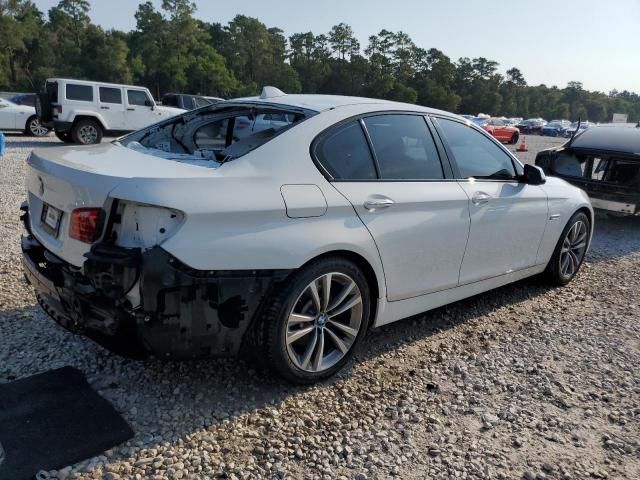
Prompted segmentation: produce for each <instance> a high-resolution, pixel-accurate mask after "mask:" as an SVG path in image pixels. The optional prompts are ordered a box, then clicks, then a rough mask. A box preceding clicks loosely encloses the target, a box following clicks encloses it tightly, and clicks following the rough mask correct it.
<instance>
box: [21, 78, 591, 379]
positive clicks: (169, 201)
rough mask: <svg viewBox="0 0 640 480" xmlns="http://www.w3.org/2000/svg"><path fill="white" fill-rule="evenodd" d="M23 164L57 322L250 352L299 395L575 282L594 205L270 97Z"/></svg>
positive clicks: (343, 101) (392, 116) (421, 112)
mask: <svg viewBox="0 0 640 480" xmlns="http://www.w3.org/2000/svg"><path fill="white" fill-rule="evenodd" d="M273 119H275V120H273ZM239 126H241V130H242V133H241V134H238V131H237V130H236V129H237V128H238V127H239ZM28 164H29V169H28V178H27V188H28V198H27V202H25V204H24V205H23V210H24V214H23V217H22V218H23V220H24V224H25V227H26V230H27V233H26V234H25V235H24V236H23V238H22V250H23V259H24V268H25V273H26V276H27V278H28V279H29V281H30V282H31V284H32V285H33V286H34V288H35V291H36V295H37V299H38V301H39V303H40V304H41V306H42V307H43V309H44V310H45V311H46V312H47V313H48V314H49V315H50V316H51V317H53V319H55V321H57V322H58V323H59V324H61V325H62V326H64V327H66V328H68V329H69V330H72V331H74V332H78V333H82V334H85V335H88V336H90V337H91V338H94V339H95V340H97V341H99V342H100V343H102V344H103V345H106V346H108V347H109V348H111V349H113V350H115V351H118V352H125V353H128V352H131V351H132V350H131V349H132V348H134V347H135V351H138V352H139V351H141V350H142V351H144V352H146V353H151V354H154V355H157V356H162V357H170V358H184V357H204V356H212V355H237V354H239V353H241V352H250V353H253V354H255V355H258V356H259V358H261V359H263V361H264V362H266V363H268V364H270V365H271V366H272V367H273V368H274V369H275V371H277V372H278V373H280V374H281V375H282V376H284V377H285V378H287V379H289V380H290V381H294V382H300V383H305V382H313V381H317V380H319V379H322V378H325V377H328V376H330V375H332V374H333V373H335V372H336V371H337V370H339V369H340V368H342V367H343V366H344V365H345V363H346V362H347V361H348V360H349V358H350V357H351V355H352V354H353V351H354V349H355V348H356V346H357V345H358V343H359V342H360V340H361V339H362V337H363V335H364V334H365V333H366V331H367V330H368V329H369V328H372V327H379V326H381V325H384V324H388V323H390V322H394V321H396V320H399V319H401V318H404V317H407V316H410V315H414V314H417V313H420V312H424V311H426V310H429V309H433V308H435V307H439V306H441V305H445V304H447V303H450V302H455V301H457V300H460V299H463V298H465V297H469V296H472V295H476V294H478V293H481V292H484V291H486V290H490V289H493V288H496V287H499V286H501V285H505V284H507V283H510V282H514V281H517V280H520V279H522V278H525V277H529V276H532V275H536V274H544V275H546V277H547V278H548V279H549V280H550V281H551V282H553V283H555V284H560V285H561V284H565V283H567V282H569V281H570V280H571V279H572V278H573V277H574V276H575V275H576V274H577V273H578V270H579V269H580V265H581V263H582V261H583V259H584V256H585V253H586V252H587V249H588V247H589V242H590V239H591V233H592V226H593V211H592V208H591V206H590V203H589V199H588V198H587V196H586V194H585V193H584V192H582V191H581V190H580V189H578V188H575V187H573V186H571V185H569V184H568V183H566V182H564V181H562V180H560V179H557V178H545V176H544V174H543V173H542V171H541V170H539V169H538V168H537V167H533V166H530V165H524V166H523V165H522V164H521V163H520V162H519V161H518V160H517V159H516V158H515V157H513V156H512V155H511V154H510V153H509V151H508V150H506V149H505V148H504V147H503V146H502V145H501V144H500V143H498V142H497V141H496V140H495V139H493V138H492V137H491V136H489V135H488V134H487V133H485V132H484V131H483V130H481V129H479V128H477V127H475V126H474V125H473V124H472V123H470V122H469V121H467V120H464V119H462V118H460V117H457V116H455V115H452V114H450V113H446V112H442V111H437V110H432V109H429V108H424V107H420V106H416V105H407V104H401V103H393V102H388V101H382V100H372V99H365V98H351V97H339V96H321V95H285V94H284V93H282V92H280V91H279V90H277V89H274V88H271V87H267V88H265V90H264V91H263V93H262V95H261V96H260V97H255V98H244V99H237V100H229V101H225V102H221V103H217V104H214V105H210V106H207V107H203V108H200V109H198V110H193V111H190V112H187V113H185V114H183V115H181V116H179V117H175V118H172V119H170V120H166V121H164V122H162V123H159V124H156V125H153V126H151V127H148V128H145V129H143V130H140V131H138V132H135V133H133V134H130V135H128V136H126V137H123V138H121V139H120V140H118V141H115V142H113V143H105V144H101V145H96V146H93V147H65V148H56V149H50V150H46V151H45V150H42V151H37V150H36V151H34V152H33V153H32V154H31V156H30V157H29V160H28Z"/></svg>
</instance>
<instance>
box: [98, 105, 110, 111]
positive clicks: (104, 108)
mask: <svg viewBox="0 0 640 480" xmlns="http://www.w3.org/2000/svg"><path fill="white" fill-rule="evenodd" d="M100 108H101V109H102V110H110V107H105V106H104V105H103V106H102V107H100Z"/></svg>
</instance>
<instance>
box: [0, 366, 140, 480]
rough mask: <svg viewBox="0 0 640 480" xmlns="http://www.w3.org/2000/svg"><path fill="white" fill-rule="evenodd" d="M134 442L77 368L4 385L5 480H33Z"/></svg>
mask: <svg viewBox="0 0 640 480" xmlns="http://www.w3.org/2000/svg"><path fill="white" fill-rule="evenodd" d="M131 437H133V431H132V430H131V428H130V427H129V425H128V424H127V422H125V420H124V419H123V418H122V417H121V416H120V414H119V413H118V412H116V411H115V410H114V408H113V407H112V406H111V404H110V403H109V402H107V401H106V400H105V399H104V398H102V397H101V396H100V395H98V394H97V393H96V392H95V391H93V390H92V389H91V387H90V386H89V384H88V383H87V380H86V379H85V377H84V375H83V374H82V372H80V371H79V370H76V369H75V368H71V367H64V368H60V369H58V370H52V371H50V372H46V373H41V374H39V375H34V376H33V377H29V378H24V379H21V380H16V381H15V382H11V383H5V384H0V444H1V445H2V447H3V449H4V460H3V461H2V463H0V480H22V479H31V478H33V477H34V475H35V474H36V473H37V472H38V471H40V470H53V469H59V468H62V467H65V466H67V465H71V464H73V463H76V462H79V461H81V460H84V459H86V458H90V457H93V456H96V455H99V454H100V453H102V452H104V451H105V450H108V449H110V448H112V447H114V446H116V445H118V444H119V443H122V442H124V441H126V440H128V439H130V438H131Z"/></svg>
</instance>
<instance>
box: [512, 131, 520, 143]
mask: <svg viewBox="0 0 640 480" xmlns="http://www.w3.org/2000/svg"><path fill="white" fill-rule="evenodd" d="M519 138H520V135H518V134H517V133H514V134H513V136H512V137H511V140H509V144H511V145H515V144H516V143H518V139H519Z"/></svg>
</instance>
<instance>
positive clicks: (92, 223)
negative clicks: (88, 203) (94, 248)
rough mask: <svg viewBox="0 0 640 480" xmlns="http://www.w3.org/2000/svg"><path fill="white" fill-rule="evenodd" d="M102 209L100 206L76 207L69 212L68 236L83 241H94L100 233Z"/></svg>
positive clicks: (102, 220)
mask: <svg viewBox="0 0 640 480" xmlns="http://www.w3.org/2000/svg"><path fill="white" fill-rule="evenodd" d="M103 223H104V210H102V209H101V208H76V209H75V210H74V211H73V212H71V221H70V222H69V236H70V237H71V238H74V239H76V240H79V241H81V242H84V243H93V242H95V241H96V240H97V239H98V238H99V237H100V234H101V233H102V224H103Z"/></svg>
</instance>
